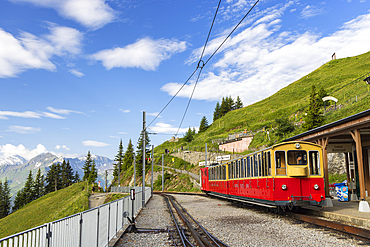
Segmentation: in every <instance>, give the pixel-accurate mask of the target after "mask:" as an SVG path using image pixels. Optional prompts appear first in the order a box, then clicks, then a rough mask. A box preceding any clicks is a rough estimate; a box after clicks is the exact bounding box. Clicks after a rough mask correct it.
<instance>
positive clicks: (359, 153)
mask: <svg viewBox="0 0 370 247" xmlns="http://www.w3.org/2000/svg"><path fill="white" fill-rule="evenodd" d="M350 133H351V136H352V138H353V140H354V141H355V143H356V155H357V165H358V177H359V180H360V181H359V182H360V197H361V200H365V199H366V194H365V179H364V162H363V156H362V144H361V133H360V130H359V129H356V130H355V131H351V132H350Z"/></svg>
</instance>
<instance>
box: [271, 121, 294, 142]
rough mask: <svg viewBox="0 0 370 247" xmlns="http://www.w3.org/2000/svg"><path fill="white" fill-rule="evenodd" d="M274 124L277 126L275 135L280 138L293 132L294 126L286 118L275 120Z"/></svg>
mask: <svg viewBox="0 0 370 247" xmlns="http://www.w3.org/2000/svg"><path fill="white" fill-rule="evenodd" d="M275 123H276V124H277V129H276V135H277V136H279V137H281V138H282V137H283V136H284V135H285V134H288V133H290V132H292V131H293V130H294V125H293V124H292V123H291V122H290V121H289V119H288V118H287V117H282V118H277V119H275Z"/></svg>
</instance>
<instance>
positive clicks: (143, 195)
mask: <svg viewBox="0 0 370 247" xmlns="http://www.w3.org/2000/svg"><path fill="white" fill-rule="evenodd" d="M145 147H146V145H145V111H143V185H142V189H141V193H142V197H141V198H142V200H141V206H142V207H143V208H145V159H146V148H145Z"/></svg>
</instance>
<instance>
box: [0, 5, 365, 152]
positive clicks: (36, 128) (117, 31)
mask: <svg viewBox="0 0 370 247" xmlns="http://www.w3.org/2000/svg"><path fill="white" fill-rule="evenodd" d="M254 2H255V1H249V0H224V1H222V2H221V6H220V10H219V13H218V16H217V19H216V22H215V24H214V28H213V30H212V34H211V37H210V40H209V45H208V46H207V49H206V52H205V57H204V61H205V60H207V59H208V57H209V56H210V55H211V54H212V53H213V52H214V50H215V49H216V48H217V47H218V45H219V44H220V43H221V42H222V40H223V39H224V38H225V37H226V35H228V33H229V32H230V31H231V29H232V28H233V27H234V26H235V25H236V23H237V22H239V20H240V19H241V18H242V17H243V16H244V15H245V13H247V11H248V10H249V8H250V7H251V6H252V5H253V4H254ZM217 4H218V1H202V0H197V1H195V0H186V1H181V0H176V1H173V0H172V1H171V0H157V1H145V0H133V1H131V0H109V1H104V0H2V1H1V2H0V88H1V99H0V102H1V104H0V158H6V157H8V156H10V155H14V154H19V155H21V156H23V157H25V158H32V157H33V156H35V155H37V154H40V153H42V152H46V151H48V152H53V153H55V154H57V155H64V156H67V157H76V156H81V155H86V153H87V151H88V150H90V151H91V153H93V154H97V155H103V156H107V157H109V158H113V157H114V156H115V155H116V153H117V150H118V144H119V140H120V139H122V140H123V144H124V146H126V145H127V143H128V140H129V139H130V138H131V139H132V141H133V142H134V143H135V145H136V141H137V139H138V136H139V134H140V131H141V128H142V112H143V111H146V112H147V123H149V122H151V121H152V120H153V119H154V116H155V115H156V114H157V113H158V112H160V111H161V110H162V108H163V107H164V106H165V105H166V104H167V102H168V101H169V100H170V99H171V97H172V96H173V95H174V94H175V93H176V92H177V90H178V89H179V88H180V86H181V85H182V84H183V83H184V82H185V81H186V79H187V78H188V77H189V76H190V75H191V73H192V72H193V71H194V69H195V68H196V66H197V61H198V59H199V55H200V52H201V50H202V47H203V45H204V42H205V40H206V37H207V34H208V30H209V27H210V25H211V21H212V18H213V15H214V12H215V10H216V7H217ZM369 33H370V4H369V0H335V1H334V0H330V1H325V2H321V1H303V0H300V1H298V0H291V1H277V0H265V1H263V0H262V1H260V2H259V3H258V4H257V6H256V8H255V9H254V10H252V12H251V13H250V15H249V16H248V17H247V18H246V19H245V21H244V22H243V23H242V25H241V26H240V27H239V28H238V29H237V30H236V32H235V33H234V34H233V35H232V36H231V37H230V39H229V40H228V41H227V42H226V43H225V44H224V46H223V47H222V48H221V50H220V51H219V52H218V53H217V54H216V55H215V56H214V57H213V58H212V59H211V60H210V62H209V63H208V64H207V66H205V67H204V69H203V71H202V74H201V77H200V80H199V83H198V85H197V87H196V90H195V93H194V97H193V100H192V102H191V104H190V108H189V110H188V112H187V115H186V117H185V120H184V122H183V124H182V127H181V129H180V132H179V136H180V137H181V136H183V133H184V132H185V131H186V130H187V128H188V127H198V126H199V123H200V120H201V118H202V117H203V116H206V117H207V119H208V121H209V123H211V122H212V114H213V110H214V107H215V105H216V103H217V101H220V99H221V98H222V97H225V96H232V97H233V98H236V97H237V96H238V95H239V96H240V97H241V99H242V101H243V103H244V105H249V104H251V103H254V102H256V101H259V100H261V99H264V98H266V97H268V96H269V95H271V94H273V93H275V92H277V91H278V90H279V89H281V88H283V87H285V86H287V85H289V84H290V83H292V82H294V81H296V80H298V79H299V78H301V77H302V76H304V75H306V74H307V73H309V72H311V71H313V70H314V69H316V68H318V67H319V66H321V65H322V64H323V63H326V62H327V61H329V60H330V59H331V55H332V54H333V53H334V52H335V53H336V55H337V58H343V57H348V56H355V55H359V54H362V53H365V52H368V51H369V50H370V42H369ZM194 83H195V80H194V78H193V79H192V80H190V81H189V83H188V84H187V85H186V86H185V87H184V88H183V90H182V91H181V92H180V93H179V94H178V97H176V98H175V99H174V101H173V102H172V103H171V104H170V105H169V107H168V108H167V109H166V110H165V111H164V112H163V113H162V114H161V116H160V117H159V118H157V119H156V121H155V122H153V123H152V124H151V126H149V129H150V132H155V133H158V134H157V135H152V136H151V139H152V144H154V145H159V144H161V143H162V142H163V141H165V140H168V139H169V138H170V137H171V136H172V134H174V133H176V132H177V129H178V127H179V124H180V121H181V118H182V115H183V113H184V110H185V108H186V105H187V102H188V99H189V97H190V95H191V92H192V90H193V87H194Z"/></svg>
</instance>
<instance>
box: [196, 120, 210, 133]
mask: <svg viewBox="0 0 370 247" xmlns="http://www.w3.org/2000/svg"><path fill="white" fill-rule="evenodd" d="M207 128H208V121H207V118H206V116H203V118H202V120H201V121H200V125H199V131H198V133H202V132H204V131H206V130H207Z"/></svg>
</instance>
